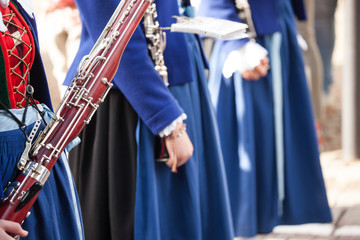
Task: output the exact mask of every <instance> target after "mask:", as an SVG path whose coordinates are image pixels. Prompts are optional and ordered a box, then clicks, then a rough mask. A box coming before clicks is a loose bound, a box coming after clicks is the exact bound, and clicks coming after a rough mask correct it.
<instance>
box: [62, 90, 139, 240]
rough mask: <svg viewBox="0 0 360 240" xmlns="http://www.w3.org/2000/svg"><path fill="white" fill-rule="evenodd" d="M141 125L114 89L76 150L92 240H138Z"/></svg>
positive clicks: (73, 163)
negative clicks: (138, 131)
mask: <svg viewBox="0 0 360 240" xmlns="http://www.w3.org/2000/svg"><path fill="white" fill-rule="evenodd" d="M137 122H138V117H137V114H136V113H135V111H134V110H133V108H132V107H131V105H130V104H129V103H128V101H127V100H126V99H125V97H124V96H123V94H122V93H121V92H120V91H119V90H118V89H112V90H111V91H110V93H109V95H108V96H107V97H106V99H105V102H103V103H102V104H100V107H99V109H98V110H97V112H96V113H95V115H94V116H93V118H92V120H91V122H90V124H88V125H86V126H85V128H84V129H83V131H82V132H81V134H80V138H81V143H80V144H79V146H77V147H76V148H75V149H73V150H72V151H71V152H70V156H69V161H70V167H71V170H72V173H73V175H74V179H75V184H76V186H77V189H78V193H79V197H80V203H81V208H82V214H83V221H84V229H85V238H86V240H98V239H122V240H127V239H133V235H134V234H133V229H134V208H135V191H136V151H137V149H136V138H135V137H136V135H135V131H136V126H137Z"/></svg>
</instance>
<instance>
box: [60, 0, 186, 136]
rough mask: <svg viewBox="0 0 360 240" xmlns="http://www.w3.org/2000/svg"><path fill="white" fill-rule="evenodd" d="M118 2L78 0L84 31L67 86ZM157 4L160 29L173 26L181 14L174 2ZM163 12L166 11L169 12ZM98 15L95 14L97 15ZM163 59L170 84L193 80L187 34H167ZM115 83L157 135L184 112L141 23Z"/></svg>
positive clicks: (129, 45)
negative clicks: (161, 72)
mask: <svg viewBox="0 0 360 240" xmlns="http://www.w3.org/2000/svg"><path fill="white" fill-rule="evenodd" d="M119 2H120V1H119V0H103V1H98V0H76V4H77V6H78V8H79V9H80V17H81V21H82V24H83V29H82V35H81V43H80V47H79V51H78V53H77V56H76V57H75V60H74V62H73V64H72V66H71V67H70V70H69V72H68V75H67V78H66V80H65V84H69V82H70V81H71V79H72V78H73V76H74V74H75V71H76V68H77V66H78V64H79V62H80V60H81V58H82V57H83V56H84V55H86V54H88V53H89V52H90V50H91V48H92V46H93V45H94V43H95V42H96V40H97V38H98V36H99V35H100V34H101V32H102V30H103V28H104V26H105V25H106V23H107V22H108V19H109V18H110V17H111V15H112V13H113V11H114V10H115V8H116V7H117V5H118V3H119ZM155 3H156V5H157V9H158V11H159V12H162V13H165V14H161V15H159V16H158V18H157V20H158V21H159V23H160V26H163V27H166V26H170V24H171V23H173V22H175V19H174V18H173V17H172V16H174V15H179V10H178V9H179V8H178V5H177V4H176V2H175V1H168V0H157V1H155ZM162 9H166V11H164V10H162ZM95 12H96V14H94V13H95ZM164 58H165V64H166V66H167V68H168V74H169V83H170V85H179V84H185V83H187V82H191V81H193V79H192V76H191V72H192V70H191V65H190V58H189V53H188V48H187V45H186V42H185V35H184V34H182V33H169V32H168V33H167V46H166V50H165V53H164ZM113 83H114V87H115V88H118V89H120V91H122V93H123V94H124V95H125V97H126V98H127V99H128V101H129V102H130V104H131V105H132V106H133V108H134V109H135V111H136V112H137V113H138V114H139V116H140V118H141V119H142V120H143V121H144V122H145V124H146V125H147V126H148V127H149V128H150V130H151V131H152V133H154V134H157V133H158V132H159V131H161V130H162V129H164V128H165V127H166V126H168V125H169V124H170V123H171V122H172V121H173V120H175V119H176V118H177V117H178V116H180V115H181V114H182V113H183V110H182V108H181V107H180V106H179V104H178V102H177V101H176V99H175V98H174V97H173V96H172V95H171V93H170V91H169V90H168V88H167V87H166V86H165V85H164V83H163V80H162V79H161V78H160V76H159V74H158V73H157V72H156V71H155V70H154V64H153V62H152V60H151V58H150V56H149V54H148V48H147V43H146V39H145V35H144V33H143V30H142V23H140V25H139V26H138V27H137V29H136V30H135V33H134V35H133V36H132V38H131V39H130V41H129V43H128V45H127V47H126V49H125V51H124V54H123V56H122V59H121V62H120V65H119V68H118V72H117V74H116V75H115V77H114V79H113Z"/></svg>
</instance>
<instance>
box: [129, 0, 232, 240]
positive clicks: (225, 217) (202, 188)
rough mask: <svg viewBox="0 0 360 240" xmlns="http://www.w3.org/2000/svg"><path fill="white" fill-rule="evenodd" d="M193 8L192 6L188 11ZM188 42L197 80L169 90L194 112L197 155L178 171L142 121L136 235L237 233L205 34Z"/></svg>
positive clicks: (190, 128)
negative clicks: (157, 151)
mask: <svg viewBox="0 0 360 240" xmlns="http://www.w3.org/2000/svg"><path fill="white" fill-rule="evenodd" d="M165 1H168V0H164V1H157V6H159V5H160V6H161V5H164V4H165V3H164V2H165ZM173 2H174V4H175V2H176V1H173ZM163 3H164V4H163ZM161 9H162V8H161V7H160V8H158V14H159V19H164V18H162V15H165V16H166V14H165V13H164V12H162V11H161ZM192 11H193V9H192V8H191V7H190V6H188V7H187V8H186V9H185V14H186V15H189V14H191V13H192ZM170 14H174V13H170ZM175 14H176V15H178V13H175ZM172 34H173V33H168V35H172ZM180 40H181V39H180ZM186 43H187V45H186V49H188V51H189V53H190V59H189V61H190V65H191V66H192V67H193V70H192V71H191V72H190V73H191V79H192V81H191V82H190V83H186V84H182V85H172V86H170V87H169V89H170V91H171V93H172V94H173V96H174V97H175V98H176V99H177V101H178V102H179V104H180V106H181V107H182V108H183V109H184V112H185V113H186V114H187V116H188V118H187V120H185V123H186V124H187V132H188V134H189V137H190V139H191V141H192V143H193V145H194V155H193V156H192V157H191V158H190V159H189V160H188V162H187V163H186V164H185V165H184V166H182V167H180V168H179V169H178V173H176V174H174V173H171V171H170V169H169V167H167V166H166V165H165V164H164V163H161V162H156V161H154V135H153V134H152V133H151V132H150V130H149V129H148V128H147V127H146V126H145V125H144V124H143V123H140V125H139V131H138V144H139V145H138V147H139V148H138V170H137V173H138V181H137V184H138V185H137V194H136V206H135V239H149V240H152V239H156V240H161V239H163V240H170V239H184V240H185V239H194V240H195V239H198V240H200V239H213V240H218V239H233V237H234V236H233V232H232V221H231V216H230V207H229V199H228V193H227V186H226V177H225V171H224V165H223V158H222V155H221V148H220V144H219V136H218V129H217V124H216V119H215V115H214V112H213V108H212V106H211V103H210V98H209V93H208V89H207V85H206V81H207V79H206V76H205V72H204V69H205V66H206V63H205V62H204V57H203V55H202V49H201V45H200V41H199V38H198V37H197V36H195V35H191V34H188V35H186ZM165 51H167V49H166V50H165ZM170 54H171V52H170ZM166 60H167V59H166V58H165V64H166V62H167V61H166ZM183 64H184V63H182V62H179V63H178V65H177V67H178V68H179V69H181V68H182V65H183ZM171 71H172V68H170V69H169V72H171ZM179 77H181V75H180V76H179Z"/></svg>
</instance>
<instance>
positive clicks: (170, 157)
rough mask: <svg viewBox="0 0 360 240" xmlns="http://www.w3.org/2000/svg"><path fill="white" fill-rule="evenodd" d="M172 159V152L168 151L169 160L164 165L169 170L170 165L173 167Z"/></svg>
mask: <svg viewBox="0 0 360 240" xmlns="http://www.w3.org/2000/svg"><path fill="white" fill-rule="evenodd" d="M173 159H174V157H173V152H172V151H169V160H168V161H166V162H165V164H166V165H167V166H168V167H169V168H171V167H172V165H173V161H174V160H173Z"/></svg>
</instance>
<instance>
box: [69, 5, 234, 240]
mask: <svg viewBox="0 0 360 240" xmlns="http://www.w3.org/2000/svg"><path fill="white" fill-rule="evenodd" d="M154 2H155V4H156V7H157V12H158V17H157V18H156V20H157V21H158V22H159V23H160V26H166V27H167V26H170V24H171V23H174V22H175V21H176V19H175V18H173V16H174V15H179V14H180V12H179V4H178V2H177V0H156V1H154ZM118 3H119V1H118V0H106V1H97V0H90V1H89V0H86V1H85V0H77V1H76V4H77V7H78V9H79V11H80V16H81V20H82V24H83V30H82V36H81V44H80V47H79V50H78V54H77V56H76V57H75V60H74V63H73V65H72V66H71V68H70V70H69V74H68V77H67V80H66V82H65V84H67V83H69V81H70V80H71V78H72V77H73V76H74V74H75V72H76V68H77V66H78V64H79V62H80V60H81V58H82V57H83V56H84V55H85V54H87V53H88V52H89V51H90V50H91V48H92V46H93V44H94V43H95V41H96V39H97V37H98V36H99V35H100V33H101V31H102V29H103V28H104V26H105V24H106V22H107V20H108V18H109V17H110V16H111V14H112V12H113V11H114V9H115V7H116V6H117V4H118ZM180 6H181V9H182V12H181V13H184V14H185V13H186V14H187V13H189V14H190V13H191V12H192V8H191V6H189V3H188V2H187V3H181V4H180ZM143 27H144V25H143V24H142V23H141V24H140V26H139V27H138V28H137V29H136V30H135V32H134V34H133V36H132V38H131V39H130V41H129V43H128V45H127V47H126V49H125V51H124V54H123V56H122V59H121V62H120V65H119V68H118V72H117V73H116V75H115V77H114V79H113V83H114V87H113V89H112V90H111V91H110V95H109V96H107V98H106V99H105V102H104V103H102V104H101V105H100V107H99V110H98V112H97V113H96V115H95V116H94V118H93V119H92V122H90V124H89V125H88V126H86V127H85V128H84V131H83V132H82V134H81V139H82V144H80V145H79V147H78V149H77V150H75V149H74V150H75V151H72V152H73V153H72V154H71V155H70V163H71V167H72V171H73V173H74V176H75V182H76V185H77V187H78V189H79V196H80V201H81V204H82V210H83V216H84V226H85V236H86V239H100V238H106V239H151V240H160V239H164V240H165V239H166V240H168V239H184V240H185V239H199V240H200V239H233V232H232V225H231V224H232V222H231V217H230V207H229V199H228V194H227V186H226V177H225V171H224V165H223V159H222V155H221V148H220V145H219V143H220V141H219V138H218V133H217V131H218V130H217V125H216V119H215V115H214V112H213V109H212V106H211V103H210V100H209V93H208V89H207V86H206V77H205V72H204V68H205V67H206V66H207V65H206V64H207V63H206V61H205V58H204V56H203V54H202V49H201V45H200V42H199V38H198V37H197V36H195V35H191V34H189V35H186V34H183V33H170V32H167V44H166V49H165V51H164V59H165V65H166V66H167V72H168V81H169V87H166V86H165V84H164V81H163V79H162V78H161V77H160V75H159V73H158V72H157V71H156V70H155V69H154V63H153V59H152V58H151V57H150V55H149V50H148V40H147V39H146V36H145V33H144V31H143ZM184 124H186V131H184V130H185V128H184ZM180 132H182V133H183V134H182V135H181V134H179V133H180ZM108 135H109V136H108ZM157 135H159V136H163V137H164V138H165V141H166V142H169V141H181V142H174V145H173V144H167V146H168V147H170V148H169V149H168V150H169V153H170V160H169V162H167V163H166V164H165V163H163V162H157V161H155V152H154V145H155V139H156V136H157ZM187 138H190V140H191V142H189V141H188V140H187ZM189 143H190V144H189ZM191 143H192V144H191ZM74 153H75V154H74ZM172 153H175V154H172ZM182 155H183V156H182ZM191 155H192V156H191ZM190 156H191V157H190ZM189 157H190V158H189ZM175 158H176V159H177V160H176V161H177V162H178V164H177V166H178V167H179V168H178V169H177V173H173V171H171V170H174V169H173V167H172V166H173V163H174V162H175V160H174V159H175ZM181 159H182V160H181ZM186 160H187V161H186ZM185 162H186V163H185ZM184 163H185V164H184ZM181 165H183V166H181ZM169 167H172V169H170V168H169ZM94 209H96V211H94ZM94 219H96V220H97V221H94Z"/></svg>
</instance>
